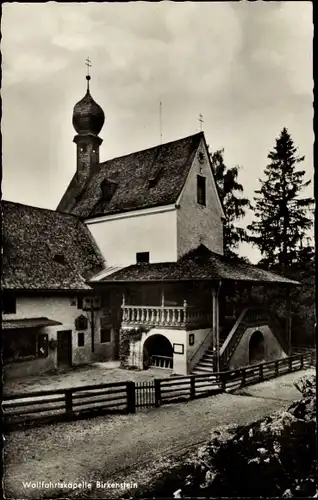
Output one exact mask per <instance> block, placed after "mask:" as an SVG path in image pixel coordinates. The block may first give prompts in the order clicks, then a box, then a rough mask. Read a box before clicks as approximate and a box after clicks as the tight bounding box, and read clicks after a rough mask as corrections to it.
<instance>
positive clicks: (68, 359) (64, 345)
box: [57, 330, 72, 366]
mask: <svg viewBox="0 0 318 500" xmlns="http://www.w3.org/2000/svg"><path fill="white" fill-rule="evenodd" d="M57 365H58V366H71V365H72V330H63V331H61V332H57Z"/></svg>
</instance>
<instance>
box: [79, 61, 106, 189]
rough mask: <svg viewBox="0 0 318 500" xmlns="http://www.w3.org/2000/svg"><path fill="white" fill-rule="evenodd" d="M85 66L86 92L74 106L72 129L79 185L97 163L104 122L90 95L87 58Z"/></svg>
mask: <svg viewBox="0 0 318 500" xmlns="http://www.w3.org/2000/svg"><path fill="white" fill-rule="evenodd" d="M85 64H86V66H87V75H86V80H87V91H86V94H85V96H84V97H83V99H81V101H79V102H78V103H77V104H75V106H74V110H73V127H74V129H75V131H76V132H77V134H76V135H75V137H74V139H73V141H74V142H75V144H76V150H77V151H76V152H77V155H76V173H77V178H78V182H79V183H80V184H84V183H85V182H86V181H87V179H88V178H89V177H90V174H91V172H92V168H93V166H94V165H96V164H98V163H99V147H100V145H101V144H102V142H103V140H102V139H101V138H100V137H99V136H98V134H99V133H100V131H101V129H102V127H103V125H104V122H105V115H104V111H103V110H102V108H101V107H100V106H99V105H98V104H97V103H96V102H95V101H94V99H93V98H92V96H91V94H90V88H89V82H90V79H91V77H90V74H89V68H90V67H91V61H90V59H89V58H87V59H86V62H85Z"/></svg>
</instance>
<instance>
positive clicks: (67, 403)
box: [64, 389, 73, 418]
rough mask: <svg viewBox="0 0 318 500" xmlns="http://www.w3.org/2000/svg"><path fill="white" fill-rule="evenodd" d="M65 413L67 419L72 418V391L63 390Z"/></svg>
mask: <svg viewBox="0 0 318 500" xmlns="http://www.w3.org/2000/svg"><path fill="white" fill-rule="evenodd" d="M64 394H65V412H66V415H67V417H68V418H72V413H73V393H72V389H65V393H64Z"/></svg>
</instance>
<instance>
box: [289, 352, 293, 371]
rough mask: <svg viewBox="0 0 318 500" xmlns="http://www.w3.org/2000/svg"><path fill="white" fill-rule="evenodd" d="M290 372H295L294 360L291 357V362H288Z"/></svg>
mask: <svg viewBox="0 0 318 500" xmlns="http://www.w3.org/2000/svg"><path fill="white" fill-rule="evenodd" d="M288 371H289V372H292V371H293V358H292V357H291V356H289V360H288Z"/></svg>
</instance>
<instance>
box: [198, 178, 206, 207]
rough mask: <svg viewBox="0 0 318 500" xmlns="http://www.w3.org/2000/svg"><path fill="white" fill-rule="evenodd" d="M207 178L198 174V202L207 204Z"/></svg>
mask: <svg viewBox="0 0 318 500" xmlns="http://www.w3.org/2000/svg"><path fill="white" fill-rule="evenodd" d="M205 183H206V179H205V177H202V175H197V202H198V203H199V204H200V205H203V206H205V205H206V185H205Z"/></svg>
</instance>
